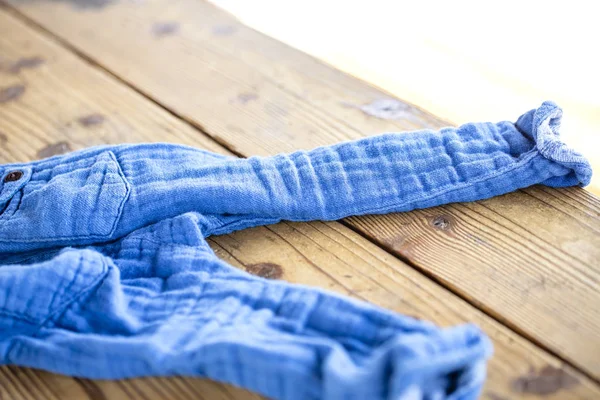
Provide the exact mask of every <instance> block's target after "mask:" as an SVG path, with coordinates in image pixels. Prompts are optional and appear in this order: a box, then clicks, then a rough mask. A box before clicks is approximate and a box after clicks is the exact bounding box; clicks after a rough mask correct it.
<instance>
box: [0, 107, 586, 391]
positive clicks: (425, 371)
mask: <svg viewBox="0 0 600 400" xmlns="http://www.w3.org/2000/svg"><path fill="white" fill-rule="evenodd" d="M560 118H561V110H560V109H559V108H558V107H557V106H556V105H555V104H554V103H551V102H546V103H544V104H543V105H542V106H541V107H540V108H538V109H536V110H531V111H529V112H527V113H526V114H524V115H523V116H521V117H520V118H519V119H518V121H517V122H516V123H511V122H500V123H496V124H492V123H478V124H466V125H463V126H461V127H459V128H445V129H442V130H440V131H438V132H434V131H427V130H425V131H418V132H410V133H388V134H384V135H381V136H375V137H370V138H366V139H361V140H357V141H353V142H347V143H341V144H338V145H334V146H329V147H321V148H317V149H315V150H312V151H298V152H295V153H292V154H288V155H277V156H273V157H251V158H248V159H237V158H233V157H228V156H222V155H217V154H213V153H210V152H206V151H202V150H198V149H195V148H191V147H185V146H179V145H173V144H164V143H163V144H135V145H119V146H104V147H95V148H90V149H86V150H83V151H78V152H74V153H70V154H66V155H62V156H57V157H52V158H49V159H45V160H41V161H34V162H30V163H22V164H11V165H3V166H0V179H2V183H1V186H0V212H1V214H0V260H1V261H0V264H1V265H0V364H13V365H20V366H28V367H35V368H41V369H45V370H48V371H53V372H57V373H61V374H67V375H72V376H79V377H88V378H106V379H117V378H126V377H136V376H150V375H154V376H156V375H160V376H168V375H186V376H204V377H209V378H212V379H215V380H219V381H223V382H228V383H232V384H235V385H239V386H242V387H244V388H247V389H250V390H253V391H256V392H258V393H261V394H263V395H266V396H269V397H271V398H276V399H444V398H448V399H474V398H476V397H477V396H478V394H479V393H480V391H481V387H482V384H483V382H484V379H485V364H486V359H487V358H488V357H489V356H490V354H491V343H490V341H489V339H488V338H487V337H486V336H485V334H484V333H482V332H481V331H480V330H479V329H478V328H477V327H476V326H474V325H470V324H467V325H461V326H457V327H452V328H444V329H442V328H438V327H436V326H434V325H433V324H431V323H428V322H424V321H418V320H415V319H413V318H410V317H405V316H402V315H398V314H396V313H393V312H391V311H387V310H384V309H381V308H379V307H376V306H374V305H371V304H367V303H364V302H360V301H356V300H353V299H350V298H346V297H342V296H338V295H336V294H333V293H329V292H326V291H323V290H319V289H316V288H310V287H305V286H301V285H292V284H289V283H286V282H283V281H274V280H266V279H262V278H259V277H254V276H251V275H249V274H247V273H245V272H243V271H240V270H238V269H236V268H233V267H231V266H229V265H228V264H226V263H225V262H223V261H221V260H219V259H218V258H217V257H216V256H215V254H214V253H213V251H212V250H211V249H210V247H209V246H208V245H207V242H206V240H205V238H206V237H207V236H210V235H217V234H224V233H228V232H232V231H235V230H238V229H243V228H246V227H251V226H257V225H263V224H271V223H275V222H277V221H280V220H282V219H285V220H293V221H307V220H316V219H320V220H335V219H339V218H343V217H346V216H350V215H361V214H372V213H389V212H397V211H408V210H412V209H415V208H424V207H431V206H436V205H440V204H444V203H450V202H458V201H474V200H478V199H484V198H489V197H491V196H496V195H500V194H502V193H507V192H510V191H513V190H516V189H519V188H523V187H526V186H530V185H533V184H539V183H541V184H544V185H548V186H554V187H560V186H571V185H585V184H587V183H589V181H590V177H591V169H590V166H589V164H588V163H587V161H586V160H585V159H584V158H583V157H582V156H581V155H579V154H577V153H575V152H574V151H572V150H571V149H569V148H567V147H566V146H565V145H564V144H563V143H562V142H561V141H560V139H559V134H558V129H559V125H560Z"/></svg>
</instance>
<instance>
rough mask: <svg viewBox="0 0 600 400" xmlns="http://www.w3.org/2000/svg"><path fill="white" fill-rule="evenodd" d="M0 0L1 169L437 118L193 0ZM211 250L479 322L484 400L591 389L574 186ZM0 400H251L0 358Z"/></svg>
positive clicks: (590, 250) (584, 208) (594, 325)
mask: <svg viewBox="0 0 600 400" xmlns="http://www.w3.org/2000/svg"><path fill="white" fill-rule="evenodd" d="M2 1H4V0H2ZM0 4H2V7H0V162H2V163H5V162H14V161H25V160H31V159H35V158H39V157H46V156H49V155H52V154H58V153H62V152H66V151H69V150H75V149H80V148H84V147H88V146H93V145H99V144H106V143H111V144H114V143H122V142H147V141H168V142H178V143H185V144H190V145H194V146H198V147H203V148H207V149H210V150H212V151H216V152H221V153H228V154H231V153H233V154H235V155H239V156H249V155H255V154H258V155H267V154H275V153H279V152H287V151H292V150H295V149H300V148H302V149H310V148H313V147H316V146H319V145H325V144H331V143H336V142H339V141H342V140H347V139H356V138H360V137H363V136H367V135H373V134H377V133H381V132H384V131H399V130H412V129H418V128H424V127H429V128H438V127H441V126H444V125H447V123H445V122H444V121H442V120H440V119H438V118H436V117H435V116H432V115H430V114H428V113H427V112H426V111H423V110H420V109H418V108H416V107H415V106H412V105H410V104H406V103H404V102H402V101H401V100H398V99H395V98H393V97H391V96H390V95H389V94H387V93H385V92H384V91H382V90H380V89H378V88H375V87H372V86H369V85H368V84H366V83H364V82H361V81H359V80H357V79H354V78H352V77H350V76H347V75H345V74H343V73H341V72H339V71H336V70H334V69H332V68H330V67H328V66H326V65H324V64H322V63H321V62H319V61H317V60H315V59H313V58H311V57H308V56H306V55H305V54H302V53H300V52H298V51H296V50H293V49H291V48H289V47H286V46H284V45H282V44H281V43H279V42H277V41H275V40H273V39H270V38H268V37H265V36H263V35H261V34H259V33H257V32H255V31H253V30H251V29H249V28H247V27H244V26H243V25H241V24H240V23H239V22H237V21H236V20H235V19H234V18H232V17H231V16H230V15H228V14H226V13H224V12H222V11H220V10H219V9H217V8H215V7H214V6H212V5H210V4H208V3H205V2H202V1H199V0H137V1H134V0H122V1H117V0H77V1H75V0H70V1H69V0H63V1H56V0H55V1H49V0H13V1H8V2H6V3H1V2H0ZM307 29H310V27H309V26H307ZM382 99H387V101H381V100H382ZM382 104H387V106H386V105H384V106H382ZM510 117H511V116H507V118H510ZM211 245H212V246H213V248H214V249H215V251H216V252H217V254H218V255H219V256H221V257H222V258H223V259H225V260H227V261H228V262H230V263H231V264H233V265H235V266H237V267H240V268H246V269H248V270H249V271H251V272H252V271H254V272H256V271H258V272H262V273H267V274H270V275H273V274H274V275H275V276H276V277H278V278H281V279H285V280H288V281H292V282H299V283H303V284H310V285H314V286H320V287H323V288H326V289H330V290H334V291H337V292H340V293H343V294H346V295H350V296H354V297H357V298H360V299H363V300H366V301H370V302H373V303H376V304H379V305H381V306H384V307H387V308H390V309H393V310H395V311H398V312H400V313H405V314H411V315H415V316H418V317H420V318H423V319H427V320H432V321H434V322H436V323H438V324H440V325H453V324H457V323H461V322H465V321H472V322H475V323H477V324H479V325H480V326H481V327H482V328H483V329H484V330H485V331H486V332H487V334H488V335H489V336H490V337H491V338H492V340H493V341H494V345H495V355H494V357H493V358H492V360H491V361H490V364H489V376H488V380H487V383H486V387H485V390H484V393H483V396H482V398H484V399H489V400H506V399H515V398H526V399H542V398H543V399H600V386H599V384H598V381H599V380H600V291H599V285H598V282H599V278H600V200H599V199H598V198H596V197H594V196H593V195H591V194H589V193H588V192H586V191H584V190H582V189H578V188H568V189H561V190H555V189H550V188H546V187H532V188H528V189H525V190H521V191H518V192H515V193H511V194H508V195H505V196H501V197H498V198H494V199H490V200H486V201H479V202H475V203H468V204H452V205H448V206H444V207H437V208H432V209H427V210H421V211H414V212H410V213H402V214H392V215H383V216H366V217H356V218H348V219H345V220H342V221H339V222H329V223H323V222H313V223H289V222H282V223H280V224H277V225H272V226H267V227H260V228H256V229H249V230H245V231H241V232H237V233H235V234H231V235H226V236H220V237H214V238H212V239H211ZM257 265H258V266H257ZM0 398H1V399H40V398H51V399H130V398H132V399H159V398H168V399H192V398H204V399H232V398H235V399H242V398H244V399H246V398H257V396H256V395H254V394H250V393H248V392H245V391H242V390H240V389H236V388H233V387H231V386H227V385H222V384H218V383H214V382H210V381H207V380H202V379H188V378H170V379H166V378H161V379H132V380H125V381H117V382H114V381H113V382H110V381H91V380H85V379H72V378H68V377H64V376H58V375H54V374H50V373H47V372H42V371H35V370H30V369H23V368H15V367H3V368H0Z"/></svg>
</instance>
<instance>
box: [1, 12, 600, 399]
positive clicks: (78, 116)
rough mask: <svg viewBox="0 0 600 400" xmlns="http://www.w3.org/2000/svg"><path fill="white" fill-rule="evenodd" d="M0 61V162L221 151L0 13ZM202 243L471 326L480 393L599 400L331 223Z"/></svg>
mask: <svg viewBox="0 0 600 400" xmlns="http://www.w3.org/2000/svg"><path fill="white" fill-rule="evenodd" d="M0 55H1V56H2V59H1V60H0V63H1V71H0V91H1V93H3V95H2V96H3V97H0V98H3V99H4V100H3V101H2V102H1V103H0V131H2V136H0V140H1V141H2V143H0V162H8V161H17V160H28V159H34V158H37V157H40V156H45V155H49V154H54V153H60V152H63V151H67V150H69V149H73V150H74V149H78V148H82V147H87V146H90V145H94V144H103V143H120V142H124V141H127V142H139V141H159V140H160V141H174V142H181V143H186V144H191V145H195V146H199V147H205V148H209V149H211V150H213V151H220V152H226V150H225V149H223V148H221V147H220V146H219V145H217V144H215V143H214V142H213V141H211V140H210V139H208V138H207V137H206V136H205V135H203V134H202V133H201V132H199V131H198V130H196V129H194V128H193V127H190V126H189V125H188V124H187V123H185V122H184V121H181V120H179V119H178V118H177V117H175V116H173V115H172V114H170V113H169V112H167V111H165V110H164V109H162V108H160V107H158V106H156V105H155V104H153V103H152V102H150V101H148V100H146V99H144V97H143V96H141V95H139V94H137V93H135V92H134V91H132V90H130V89H129V88H126V87H124V86H123V85H122V84H120V83H118V82H117V81H116V80H115V79H114V78H113V77H111V76H109V75H108V74H106V73H104V72H103V71H100V70H98V68H95V67H93V66H90V65H89V64H88V63H86V62H85V61H82V60H81V59H80V58H78V57H76V56H74V55H73V54H72V53H70V52H69V51H67V50H65V49H64V48H62V47H61V46H60V45H57V44H56V43H54V41H53V40H50V39H48V38H47V37H46V36H45V35H43V34H40V33H36V32H35V31H34V30H33V29H31V28H28V27H27V26H25V25H24V24H23V23H22V22H20V21H19V20H18V18H16V17H14V16H11V15H10V14H8V13H7V12H3V11H0ZM15 87H16V88H20V89H11V88H15ZM7 89H8V90H7ZM7 93H8V94H7ZM248 101H250V100H248ZM225 121H226V122H227V123H230V122H235V121H236V119H235V118H229V119H227V120H225ZM257 140H259V139H257ZM261 140H262V139H261ZM544 190H545V189H544ZM574 193H575V194H571V196H572V197H573V198H575V199H578V201H579V202H584V205H582V206H581V215H580V219H582V220H585V215H586V213H587V212H588V211H589V210H588V208H587V207H586V206H585V202H587V201H588V200H586V198H585V197H582V198H580V197H581V195H580V194H579V192H578V191H575V192H574ZM557 207H564V205H562V203H557ZM358 220H359V221H360V220H361V219H358ZM438 225H439V224H438ZM434 226H435V224H434ZM428 229H431V232H433V233H436V232H437V231H436V230H435V229H434V228H433V227H429V228H428ZM211 245H212V246H213V248H214V249H215V251H216V252H217V254H219V255H220V256H221V257H223V258H224V259H225V260H227V261H229V262H230V263H232V264H233V265H236V266H238V267H242V268H246V269H248V270H249V271H251V272H255V273H262V274H266V275H269V276H271V277H274V278H281V279H286V280H289V281H293V282H299V283H304V284H310V285H315V286H320V287H323V288H327V289H331V290H335V291H338V292H340V293H344V294H348V295H351V296H355V297H357V298H361V299H364V300H367V301H371V302H373V303H376V304H379V305H382V306H384V307H387V308H390V309H393V310H396V311H398V312H402V313H406V314H412V315H415V316H418V317H420V318H424V319H428V320H432V321H435V322H436V323H438V324H441V325H450V324H456V323H459V322H464V321H473V322H475V323H478V324H479V325H480V326H482V327H483V329H484V330H485V331H486V332H487V333H488V334H489V335H490V336H491V337H492V340H493V341H494V344H495V348H496V353H495V355H494V358H493V359H492V360H491V362H490V372H489V379H488V382H487V384H486V390H485V393H484V398H489V399H491V400H497V399H501V398H506V399H509V398H515V397H518V398H540V397H542V396H543V398H549V399H552V398H555V399H588V398H600V389H599V388H598V386H597V384H595V383H594V382H592V381H591V380H590V379H589V378H587V377H586V376H584V375H582V374H581V373H580V372H578V371H577V370H575V369H573V368H571V367H569V366H565V365H564V364H563V363H562V362H561V361H560V360H559V359H558V358H556V357H554V356H552V355H550V354H548V353H547V352H545V351H544V350H542V349H540V348H539V347H537V346H535V345H534V344H532V343H530V342H529V341H527V340H525V339H523V338H522V337H520V336H519V335H517V334H516V333H514V332H513V331H511V330H510V329H507V328H506V327H504V326H503V325H501V324H500V323H498V322H496V321H494V320H493V319H491V318H489V317H488V316H486V315H485V314H483V313H482V312H481V311H479V310H477V309H475V308H474V307H473V306H471V305H469V304H467V303H466V302H465V301H463V300H461V299H459V298H458V297H456V296H455V295H453V294H452V293H451V292H449V291H448V290H446V289H444V288H442V287H441V286H440V285H438V284H436V283H435V282H433V281H432V280H430V279H428V278H427V277H425V276H424V275H422V274H421V273H419V272H418V271H416V270H415V269H413V268H411V267H410V266H408V265H406V264H404V263H403V262H402V261H400V260H398V259H397V258H396V257H394V256H392V255H390V254H389V253H387V252H385V251H384V250H382V249H380V248H378V247H377V246H376V245H374V244H373V243H370V242H368V241H367V240H365V239H364V238H362V237H361V236H360V235H358V234H356V233H354V232H353V231H352V230H350V229H348V228H347V227H345V226H343V225H341V224H339V223H321V222H315V223H307V224H296V223H281V224H277V225H273V226H269V227H263V228H256V229H250V230H246V231H242V232H237V233H235V234H232V235H226V236H221V237H215V238H213V239H211ZM255 397H256V396H255V395H253V394H249V393H247V392H244V391H241V390H239V389H235V388H232V387H230V386H226V385H220V384H216V383H214V382H210V381H206V380H201V379H186V378H171V379H136V380H127V381H118V382H107V381H89V380H83V379H71V378H67V377H63V376H58V375H54V374H50V373H46V372H40V371H33V370H29V369H21V368H15V367H3V368H0V398H2V399H4V398H7V399H13V398H14V399H37V398H57V399H78V398H83V399H102V398H107V399H113V398H139V399H158V398H181V399H188V398H206V399H213V398H217V399H218V398H255Z"/></svg>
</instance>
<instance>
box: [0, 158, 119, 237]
mask: <svg viewBox="0 0 600 400" xmlns="http://www.w3.org/2000/svg"><path fill="white" fill-rule="evenodd" d="M17 168H18V167H17ZM28 168H29V167H27V166H26V167H24V168H22V170H28ZM32 169H33V172H32V173H27V174H23V176H22V178H21V179H20V181H21V180H26V181H25V182H20V187H19V188H18V190H16V191H15V187H16V186H13V187H12V189H11V191H12V192H14V193H12V194H11V198H10V199H7V200H5V204H4V205H3V206H2V209H3V210H4V212H3V213H2V215H1V216H0V241H3V242H53V241H60V240H71V239H84V238H85V239H106V238H109V237H110V236H111V234H112V233H113V232H114V230H115V228H116V225H117V222H118V221H119V218H120V217H121V213H122V210H123V205H124V203H125V200H126V199H127V196H128V195H129V184H128V183H127V180H126V179H125V177H124V175H123V172H122V170H121V167H120V166H119V163H118V162H117V160H116V158H115V155H114V154H113V153H112V152H110V151H104V152H101V153H99V154H94V155H93V156H90V157H87V158H84V159H80V160H77V161H75V162H63V163H60V162H59V163H54V164H52V165H50V166H48V165H46V164H41V165H40V167H39V168H36V167H35V166H34V167H33V168H32ZM9 189H10V188H8V187H5V188H4V189H3V190H2V191H3V192H4V191H5V190H9Z"/></svg>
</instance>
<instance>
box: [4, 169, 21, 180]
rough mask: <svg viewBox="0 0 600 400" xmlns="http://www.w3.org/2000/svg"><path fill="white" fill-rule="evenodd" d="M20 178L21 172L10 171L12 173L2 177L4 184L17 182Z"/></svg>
mask: <svg viewBox="0 0 600 400" xmlns="http://www.w3.org/2000/svg"><path fill="white" fill-rule="evenodd" d="M22 176H23V172H21V171H12V172H9V173H8V175H6V176H5V177H4V182H14V181H18V180H19V179H21V177H22Z"/></svg>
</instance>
